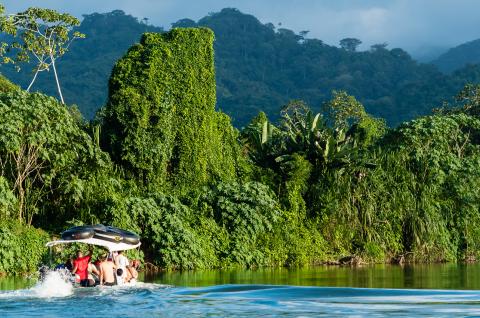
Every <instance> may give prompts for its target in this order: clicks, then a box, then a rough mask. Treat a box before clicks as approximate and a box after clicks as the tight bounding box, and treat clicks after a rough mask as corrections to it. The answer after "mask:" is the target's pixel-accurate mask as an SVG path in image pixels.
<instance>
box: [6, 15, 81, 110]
mask: <svg viewBox="0 0 480 318" xmlns="http://www.w3.org/2000/svg"><path fill="white" fill-rule="evenodd" d="M0 14H1V16H0V30H1V31H3V32H5V33H7V34H10V35H12V36H15V37H18V38H19V39H20V41H14V42H13V43H12V44H11V47H12V48H13V49H16V51H17V54H16V56H15V57H14V58H7V59H6V60H5V62H7V63H19V62H29V61H30V60H31V59H34V60H35V61H36V63H37V64H36V66H35V68H34V69H33V70H34V75H33V78H32V80H31V82H30V84H29V85H28V88H27V91H29V90H30V89H31V88H32V85H33V83H34V82H35V80H36V79H37V75H38V73H40V72H43V71H49V70H50V67H51V68H52V69H53V73H54V75H55V82H56V84H57V90H58V95H59V97H60V100H61V101H62V103H63V104H64V103H65V102H64V99H63V94H62V89H61V87H60V80H59V78H58V73H57V67H56V64H55V63H56V60H57V59H58V58H60V57H61V56H63V55H64V54H65V53H66V52H67V51H68V48H69V47H70V44H71V43H72V42H73V41H74V40H75V39H78V38H84V37H85V34H83V33H80V32H73V34H72V35H71V36H70V33H71V31H72V29H73V27H75V26H78V25H80V21H79V20H78V19H77V18H75V17H74V16H72V15H70V14H68V13H59V12H57V11H55V10H51V9H41V8H29V9H27V10H26V11H23V12H19V13H16V14H7V15H5V14H3V7H1V8H0ZM3 45H4V44H3ZM3 47H4V46H3Z"/></svg>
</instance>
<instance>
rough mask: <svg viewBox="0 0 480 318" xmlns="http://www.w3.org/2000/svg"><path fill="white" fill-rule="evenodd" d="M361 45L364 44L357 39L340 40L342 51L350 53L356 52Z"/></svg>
mask: <svg viewBox="0 0 480 318" xmlns="http://www.w3.org/2000/svg"><path fill="white" fill-rule="evenodd" d="M360 44H362V41H360V40H359V39H355V38H345V39H342V40H340V46H341V47H342V49H344V50H346V51H349V52H355V51H356V50H357V47H358V46H359V45H360Z"/></svg>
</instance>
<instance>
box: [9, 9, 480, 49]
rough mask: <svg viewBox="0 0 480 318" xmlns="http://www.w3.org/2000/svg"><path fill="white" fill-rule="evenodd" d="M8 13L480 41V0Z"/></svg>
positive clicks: (422, 44) (441, 42)
mask: <svg viewBox="0 0 480 318" xmlns="http://www.w3.org/2000/svg"><path fill="white" fill-rule="evenodd" d="M0 3H3V4H4V5H5V7H6V10H7V12H10V13H13V12H17V11H20V10H23V9H25V8H27V7H30V6H39V7H43V8H53V9H56V10H58V11H64V12H69V13H72V14H74V15H76V16H78V17H81V15H82V14H85V13H93V12H100V13H102V12H108V11H112V10H114V9H121V10H124V11H125V12H127V13H129V14H131V15H133V16H136V17H139V18H144V17H147V18H149V21H150V22H151V23H152V24H154V25H158V26H163V27H165V28H168V27H170V24H171V23H172V22H175V21H177V20H179V19H181V18H191V19H193V20H198V19H199V18H201V17H203V16H205V15H207V14H208V13H209V12H217V11H219V10H221V9H222V8H225V7H233V8H238V9H240V10H241V11H242V12H244V13H249V14H252V15H254V16H256V17H257V18H259V19H260V21H262V22H263V23H266V22H272V23H274V24H275V25H277V24H278V23H279V22H281V23H282V27H285V28H288V29H292V30H294V31H297V32H298V31H302V30H309V31H310V33H309V35H308V36H309V37H312V38H319V39H321V40H323V41H324V42H326V43H328V44H333V45H336V44H337V43H338V41H339V40H340V39H342V38H345V37H356V38H359V39H361V40H362V41H363V42H364V45H363V47H364V48H368V47H369V45H371V44H375V43H382V42H388V43H389V47H390V48H393V47H402V48H404V49H406V50H407V51H409V52H411V53H413V54H415V53H417V54H421V52H422V51H425V50H429V49H431V48H435V47H452V46H456V45H458V44H461V43H464V42H467V41H470V40H474V39H478V38H480V18H479V12H480V0H383V1H380V0H263V1H262V0H238V1H232V0H190V1H188V0H3V1H1V0H0Z"/></svg>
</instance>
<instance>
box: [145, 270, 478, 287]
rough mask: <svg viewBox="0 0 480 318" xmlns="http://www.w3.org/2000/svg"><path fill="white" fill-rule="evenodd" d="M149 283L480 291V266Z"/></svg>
mask: <svg viewBox="0 0 480 318" xmlns="http://www.w3.org/2000/svg"><path fill="white" fill-rule="evenodd" d="M144 280H145V281H146V282H155V283H165V284H170V285H174V286H190V287H201V286H212V285H224V284H269V285H293V286H330V287H364V288H410V289H425V288H427V289H480V264H431V265H406V266H398V265H374V266H363V267H357V268H355V267H336V266H316V267H309V268H295V269H288V268H276V269H258V270H211V271H189V272H166V273H159V274H155V275H146V276H145V277H144Z"/></svg>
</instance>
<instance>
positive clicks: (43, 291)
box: [0, 271, 73, 298]
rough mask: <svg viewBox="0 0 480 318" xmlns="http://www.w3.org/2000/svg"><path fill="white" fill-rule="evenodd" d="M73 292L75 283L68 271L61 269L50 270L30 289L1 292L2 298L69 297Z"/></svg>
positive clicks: (0, 296)
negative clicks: (71, 280)
mask: <svg viewBox="0 0 480 318" xmlns="http://www.w3.org/2000/svg"><path fill="white" fill-rule="evenodd" d="M72 294H73V285H72V283H71V282H70V281H69V277H68V274H67V273H64V272H61V271H48V272H47V273H46V274H45V276H44V278H43V279H42V280H40V281H39V282H38V283H36V284H35V286H33V287H31V288H29V289H20V290H15V291H6V292H2V293H0V298H8V297H28V298H53V297H67V296H70V295H72Z"/></svg>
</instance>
